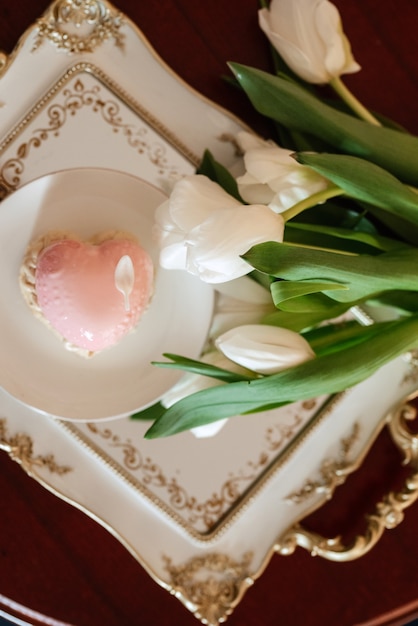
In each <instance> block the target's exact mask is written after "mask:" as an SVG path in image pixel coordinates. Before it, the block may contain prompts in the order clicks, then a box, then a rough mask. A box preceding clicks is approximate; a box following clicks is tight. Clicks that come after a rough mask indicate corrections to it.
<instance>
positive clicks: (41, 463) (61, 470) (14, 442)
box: [0, 418, 73, 478]
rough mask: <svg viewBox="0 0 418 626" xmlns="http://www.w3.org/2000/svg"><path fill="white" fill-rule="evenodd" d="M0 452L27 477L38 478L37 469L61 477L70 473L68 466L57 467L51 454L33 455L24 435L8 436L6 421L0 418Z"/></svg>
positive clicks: (29, 440)
mask: <svg viewBox="0 0 418 626" xmlns="http://www.w3.org/2000/svg"><path fill="white" fill-rule="evenodd" d="M0 450H5V452H7V453H8V455H9V456H10V458H11V459H12V460H13V461H16V462H17V463H19V465H21V466H22V468H23V469H24V470H25V472H26V473H27V474H29V476H32V477H34V478H35V477H36V478H37V477H38V474H37V469H38V468H40V469H45V468H47V469H48V470H49V471H50V472H51V474H58V475H59V476H62V475H64V474H68V472H71V471H72V469H73V468H72V467H70V466H69V465H59V464H58V463H57V462H56V460H55V457H54V455H53V454H47V455H37V456H35V455H34V452H33V440H32V439H31V438H30V437H29V436H28V435H26V434H24V433H16V434H15V435H9V434H8V432H7V427H6V420H5V419H4V418H0Z"/></svg>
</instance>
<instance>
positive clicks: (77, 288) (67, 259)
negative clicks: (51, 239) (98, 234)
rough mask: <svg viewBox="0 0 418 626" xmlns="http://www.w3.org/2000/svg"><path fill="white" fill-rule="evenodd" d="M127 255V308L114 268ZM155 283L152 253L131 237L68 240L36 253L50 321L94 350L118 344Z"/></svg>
mask: <svg viewBox="0 0 418 626" xmlns="http://www.w3.org/2000/svg"><path fill="white" fill-rule="evenodd" d="M124 255H128V256H129V257H130V258H131V260H132V262H133V267H134V283H133V289H132V292H131V294H130V296H129V310H125V301H124V296H123V294H122V293H121V292H120V291H119V290H118V289H117V287H116V284H115V269H116V266H117V264H118V262H119V260H120V259H121V257H123V256H124ZM152 285H153V265H152V261H151V259H150V257H149V255H148V253H147V252H146V251H145V250H143V249H142V248H141V247H140V246H139V245H138V244H137V243H135V242H133V241H129V240H127V239H109V240H106V241H105V242H103V243H101V244H98V245H93V244H89V243H83V242H79V241H75V240H71V239H64V240H60V241H57V242H55V243H52V244H51V245H49V246H48V247H46V248H45V249H44V250H43V251H42V252H41V254H40V255H39V257H38V262H37V268H36V274H35V286H36V293H37V298H38V304H39V306H40V308H41V311H42V314H43V315H44V317H45V318H46V319H47V320H48V322H49V323H50V324H51V326H53V327H54V328H55V330H57V331H58V332H59V333H60V334H61V335H62V336H63V337H64V338H65V339H66V340H67V341H69V342H70V343H71V344H73V345H74V346H77V347H78V348H83V349H86V350H89V351H92V352H97V351H98V350H103V349H104V348H107V347H109V346H112V345H114V344H116V343H117V342H118V341H119V340H120V339H121V338H122V337H123V336H124V335H125V334H126V333H127V332H129V331H130V330H131V329H132V328H133V327H134V326H135V325H136V324H137V323H138V320H139V318H140V317H141V314H142V313H143V311H144V309H145V308H146V307H147V304H148V302H149V299H150V296H151V293H152Z"/></svg>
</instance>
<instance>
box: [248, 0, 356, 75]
mask: <svg viewBox="0 0 418 626" xmlns="http://www.w3.org/2000/svg"><path fill="white" fill-rule="evenodd" d="M259 24H260V28H261V29H262V30H263V31H264V33H265V34H266V35H267V37H268V39H269V41H270V43H271V44H272V46H273V47H274V48H276V50H277V51H278V53H279V54H280V56H281V57H282V58H283V60H284V61H285V62H286V64H287V65H288V66H289V67H290V68H291V69H292V70H293V71H294V72H295V73H296V74H298V75H299V76H300V77H301V78H303V79H304V80H305V81H307V82H309V83H317V84H325V83H328V82H330V81H331V80H332V79H333V78H336V77H339V76H341V74H349V73H352V72H357V71H358V70H359V69H361V68H360V66H359V65H358V64H357V63H356V61H355V60H354V58H353V55H352V53H351V47H350V43H349V41H348V39H347V37H346V36H345V34H344V32H343V28H342V24H341V18H340V14H339V12H338V9H337V8H336V6H335V5H334V4H332V3H331V2H329V1H328V0H272V2H271V4H270V7H269V9H261V10H260V11H259Z"/></svg>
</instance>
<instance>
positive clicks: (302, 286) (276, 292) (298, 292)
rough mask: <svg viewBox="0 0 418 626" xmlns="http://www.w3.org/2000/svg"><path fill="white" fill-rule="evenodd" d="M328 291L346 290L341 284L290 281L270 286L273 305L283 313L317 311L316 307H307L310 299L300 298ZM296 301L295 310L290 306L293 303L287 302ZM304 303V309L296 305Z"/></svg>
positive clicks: (279, 281)
mask: <svg viewBox="0 0 418 626" xmlns="http://www.w3.org/2000/svg"><path fill="white" fill-rule="evenodd" d="M330 289H347V287H346V286H345V285H342V284H341V283H315V282H310V281H306V282H305V281H303V280H300V281H299V280H298V281H291V280H278V281H275V282H273V283H272V284H271V286H270V290H271V295H272V298H273V302H274V305H275V306H276V307H277V308H278V309H283V310H284V311H294V310H297V311H301V310H302V311H306V312H308V311H311V310H313V311H315V310H318V308H317V307H315V306H313V307H311V306H309V303H310V302H311V301H312V300H310V299H302V298H301V296H305V295H308V294H309V295H310V294H317V293H319V292H321V291H328V290H330ZM294 299H296V300H297V302H296V309H295V308H294V307H293V306H292V304H293V302H290V303H289V302H288V301H289V300H292V301H293V300H294ZM300 302H305V303H306V308H303V306H302V308H301V307H300V305H299V306H298V303H300Z"/></svg>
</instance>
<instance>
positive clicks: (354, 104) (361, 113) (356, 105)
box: [329, 76, 381, 126]
mask: <svg viewBox="0 0 418 626" xmlns="http://www.w3.org/2000/svg"><path fill="white" fill-rule="evenodd" d="M329 84H330V87H332V88H333V89H334V91H335V92H336V93H337V94H338V95H339V96H340V98H341V99H342V100H343V101H344V102H345V103H346V104H348V106H349V107H350V109H352V111H354V113H355V114H356V115H358V117H359V118H360V119H362V120H364V121H365V122H369V123H370V124H374V126H381V123H380V122H379V120H378V119H376V118H375V117H374V115H372V114H371V113H370V111H369V110H368V109H366V107H365V106H363V105H362V104H361V102H360V101H359V100H357V98H356V97H355V95H354V94H353V93H352V92H351V91H350V90H349V89H348V88H347V87H346V85H344V83H343V82H342V80H341V79H340V78H339V77H338V76H336V77H335V78H333V79H332V80H331V81H330V83H329Z"/></svg>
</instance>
